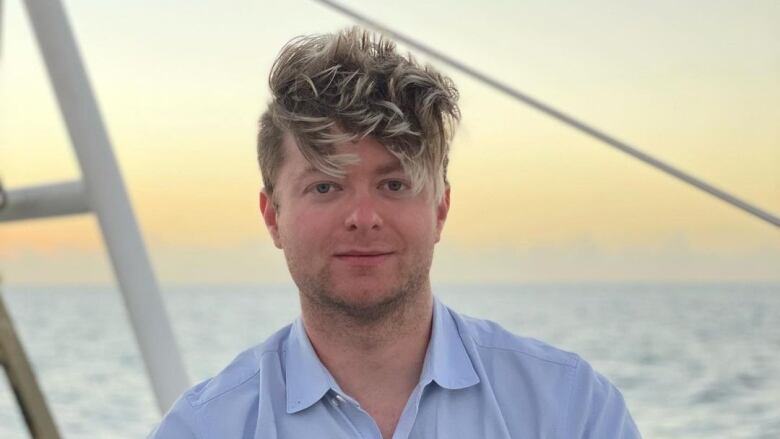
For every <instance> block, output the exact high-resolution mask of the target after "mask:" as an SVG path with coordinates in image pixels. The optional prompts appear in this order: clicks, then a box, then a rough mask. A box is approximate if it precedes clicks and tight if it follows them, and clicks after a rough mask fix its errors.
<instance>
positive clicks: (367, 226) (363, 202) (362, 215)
mask: <svg viewBox="0 0 780 439" xmlns="http://www.w3.org/2000/svg"><path fill="white" fill-rule="evenodd" d="M377 208H378V206H377V201H376V200H374V199H372V197H371V195H369V194H359V195H356V196H355V197H354V201H353V203H352V206H350V210H349V213H348V215H347V217H346V219H345V221H344V226H345V227H346V228H347V230H349V231H354V232H358V231H372V230H380V229H381V228H382V223H383V221H382V216H381V215H380V214H379V210H378V209H377Z"/></svg>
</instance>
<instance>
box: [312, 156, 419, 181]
mask: <svg viewBox="0 0 780 439" xmlns="http://www.w3.org/2000/svg"><path fill="white" fill-rule="evenodd" d="M403 170H404V168H403V166H401V162H400V161H398V160H395V161H392V162H388V163H385V164H382V165H380V166H378V167H376V168H375V169H374V174H376V175H387V174H392V173H394V172H399V171H403ZM322 174H323V172H322V171H320V170H319V169H317V168H315V167H314V166H312V165H309V166H307V167H306V169H304V170H303V171H301V172H300V174H298V179H305V178H307V177H309V176H312V175H322Z"/></svg>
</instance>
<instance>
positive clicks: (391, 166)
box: [278, 135, 403, 183]
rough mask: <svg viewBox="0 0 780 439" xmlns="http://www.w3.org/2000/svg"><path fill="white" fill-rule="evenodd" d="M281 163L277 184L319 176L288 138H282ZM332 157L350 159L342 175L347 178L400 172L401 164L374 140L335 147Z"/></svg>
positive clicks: (368, 139)
mask: <svg viewBox="0 0 780 439" xmlns="http://www.w3.org/2000/svg"><path fill="white" fill-rule="evenodd" d="M282 150H283V161H282V164H281V166H280V169H279V178H278V180H279V182H282V181H283V180H287V182H288V183H290V182H295V181H297V180H300V179H304V178H306V177H308V176H312V175H322V174H323V172H321V171H320V170H318V169H317V168H316V167H315V166H314V165H313V164H312V163H311V162H309V161H308V160H307V159H306V158H305V157H304V156H303V154H302V153H301V151H300V150H299V149H298V146H297V145H296V144H295V140H294V138H293V137H292V136H291V135H285V136H284V139H283V141H282ZM335 154H337V155H345V156H349V157H350V162H352V161H354V163H351V164H349V165H346V166H344V168H343V170H344V173H345V174H346V175H347V176H349V175H351V174H357V173H372V174H387V173H392V172H401V171H403V167H402V165H401V162H400V161H399V160H398V158H397V157H395V156H394V155H393V154H391V153H390V151H388V150H387V148H386V147H385V146H384V145H383V144H382V143H380V142H379V141H377V140H376V139H374V138H371V137H367V138H365V139H362V140H360V141H358V142H346V143H342V144H337V145H336V147H335Z"/></svg>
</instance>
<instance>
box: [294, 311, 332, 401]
mask: <svg viewBox="0 0 780 439" xmlns="http://www.w3.org/2000/svg"><path fill="white" fill-rule="evenodd" d="M286 350H287V355H286V360H285V370H286V380H287V413H297V412H299V411H301V410H304V409H306V408H308V407H310V406H311V405H313V404H314V403H315V402H317V401H319V400H320V399H321V398H322V397H323V395H325V393H327V392H328V390H330V389H331V388H333V389H338V385H337V384H336V382H335V380H334V379H333V377H332V376H331V374H330V373H329V372H328V370H327V369H326V368H325V366H324V365H323V364H322V363H321V362H320V359H319V357H317V353H316V352H314V347H312V345H311V342H310V341H309V337H308V336H307V335H306V330H305V329H304V327H303V320H302V319H301V318H300V317H299V318H298V319H296V320H295V322H294V323H293V325H292V328H291V330H290V336H289V337H288V338H287V349H286Z"/></svg>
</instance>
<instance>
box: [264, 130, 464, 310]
mask: <svg viewBox="0 0 780 439" xmlns="http://www.w3.org/2000/svg"><path fill="white" fill-rule="evenodd" d="M283 147H284V163H283V164H282V166H281V168H280V169H279V172H278V176H277V181H276V185H275V192H276V193H275V197H276V201H277V202H278V205H277V206H275V205H274V203H273V202H272V201H271V199H270V197H269V195H268V194H267V193H265V191H263V192H262V193H261V194H260V209H261V211H262V214H263V218H264V220H265V223H266V226H267V227H268V230H269V232H270V234H271V237H272V238H273V241H274V244H275V245H276V246H277V247H279V248H281V249H282V250H284V254H285V257H286V259H287V265H288V267H289V269H290V274H291V275H292V278H293V280H294V281H295V283H296V284H297V285H298V288H299V289H300V291H301V294H302V295H304V296H305V297H306V298H307V299H308V300H309V302H310V303H312V304H314V305H315V306H325V307H329V308H331V309H334V308H335V309H338V310H341V311H344V312H347V313H349V314H350V315H353V316H354V317H364V318H371V317H372V315H375V314H376V315H378V314H382V310H383V309H387V308H392V307H393V306H392V305H393V304H394V303H398V302H399V301H402V300H403V299H404V298H408V297H409V296H411V295H414V294H420V293H423V292H425V291H427V289H428V288H429V277H428V276H429V272H430V267H431V261H432V258H433V247H434V245H435V243H436V242H438V241H439V238H440V236H441V231H442V228H443V226H444V221H445V219H446V218H447V212H448V210H449V188H447V189H446V190H445V193H444V196H443V197H442V199H441V201H438V202H437V201H436V200H434V193H433V192H434V191H433V187H432V184H431V183H430V182H428V183H426V185H425V187H424V188H423V189H422V190H421V191H419V192H415V191H414V190H413V189H412V187H411V186H410V184H411V182H410V180H409V177H408V175H406V173H405V172H404V171H403V169H402V168H401V164H400V162H399V161H398V159H397V158H395V157H394V156H393V155H392V154H390V153H389V152H388V151H387V149H386V148H385V147H384V146H383V145H382V144H381V143H379V142H377V141H376V140H375V139H373V138H370V137H369V138H366V139H364V140H362V141H360V142H357V143H354V144H353V143H346V144H342V145H339V146H338V147H337V153H341V154H354V155H356V156H357V157H358V158H359V161H358V162H357V163H356V164H354V165H348V166H347V167H346V169H345V170H346V175H345V176H344V177H343V178H334V177H332V176H329V175H327V174H324V173H321V172H319V171H316V170H315V169H314V168H313V167H312V166H311V165H310V164H309V162H308V161H307V160H306V159H305V158H304V157H303V156H302V155H301V153H300V151H299V150H298V148H297V147H296V146H295V145H294V144H293V140H292V138H291V137H290V136H285V140H284V144H283Z"/></svg>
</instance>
